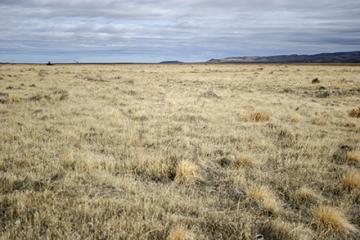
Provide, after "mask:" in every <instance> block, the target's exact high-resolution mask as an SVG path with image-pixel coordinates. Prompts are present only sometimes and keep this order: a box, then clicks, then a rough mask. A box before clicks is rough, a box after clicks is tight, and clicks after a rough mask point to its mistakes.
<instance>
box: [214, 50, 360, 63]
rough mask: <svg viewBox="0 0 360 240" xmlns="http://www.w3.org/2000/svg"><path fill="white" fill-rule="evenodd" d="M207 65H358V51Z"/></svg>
mask: <svg viewBox="0 0 360 240" xmlns="http://www.w3.org/2000/svg"><path fill="white" fill-rule="evenodd" d="M207 62H208V63H360V51H355V52H336V53H320V54H314V55H297V54H293V55H277V56H265V57H259V56H252V57H228V58H222V59H210V60H209V61H207Z"/></svg>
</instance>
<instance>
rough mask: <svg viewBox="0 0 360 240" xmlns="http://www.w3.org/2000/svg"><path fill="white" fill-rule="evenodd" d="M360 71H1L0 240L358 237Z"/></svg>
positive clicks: (200, 67)
mask: <svg viewBox="0 0 360 240" xmlns="http://www.w3.org/2000/svg"><path fill="white" fill-rule="evenodd" d="M259 67H261V68H263V69H264V71H261V72H260V71H259ZM256 72H257V73H258V74H255V73H256ZM359 72H360V66H349V65H336V66H325V65H311V66H310V65H295V64H294V65H284V64H281V65H271V64H267V65H261V66H260V65H256V64H255V65H254V64H250V65H247V64H244V65H232V64H224V65H222V64H221V65H216V64H206V65H205V64H182V65H180V64H179V65H170V64H169V65H156V64H151V65H147V64H141V65H133V64H132V65H123V64H107V65H86V64H73V65H71V64H70V65H60V64H59V65H54V66H52V67H47V66H43V65H33V66H31V68H30V66H29V65H4V64H0V77H2V78H3V80H2V81H0V123H1V127H0V239H74V238H76V239H79V238H81V239H109V240H111V239H178V240H180V239H196V240H201V239H254V238H256V234H259V235H262V236H263V237H264V239H266V240H269V239H272V240H276V239H281V240H285V239H286V240H291V239H299V240H300V239H301V240H308V239H311V238H308V236H310V237H313V239H317V240H326V239H329V238H331V237H332V236H331V234H333V236H334V238H332V239H341V238H343V239H350V240H354V239H358V238H359V237H358V235H357V234H358V233H351V234H349V235H345V236H344V237H343V236H340V235H338V234H335V233H333V232H331V231H328V228H327V227H325V229H324V228H320V227H314V226H317V225H316V224H311V223H315V221H314V218H313V215H312V211H313V208H315V207H316V206H319V205H321V204H323V203H325V202H331V204H332V205H333V206H342V207H343V208H344V209H349V216H348V217H349V218H348V220H349V221H350V222H351V223H353V224H355V223H357V222H359V217H358V216H359V208H358V196H359V195H358V193H359V192H360V191H359V190H358V182H359V180H358V177H357V176H358V173H359V172H358V171H359V169H358V164H357V162H359V152H356V151H357V150H359V149H358V148H359V141H358V139H359V133H358V132H356V128H357V127H359V126H360V125H359V124H360V122H359V121H358V120H359V119H360V118H350V117H349V115H348V114H349V112H350V110H351V109H352V108H354V107H355V106H356V107H359V101H358V97H357V95H358V89H360V82H359V81H355V80H354V81H347V82H343V83H342V84H341V86H337V85H336V84H337V82H338V80H337V79H341V78H346V79H354V78H356V76H357V74H358V73H359ZM270 73H272V74H270ZM267 74H269V75H267ZM313 75H316V77H318V78H319V79H324V80H326V89H323V90H321V91H318V90H317V88H315V87H314V85H311V83H310V82H309V76H313ZM39 76H43V77H39ZM314 77H315V76H314ZM310 80H311V79H310ZM84 83H86V84H84ZM319 89H320V88H319ZM207 90H209V91H207ZM4 91H6V92H4ZM318 93H319V94H320V93H323V94H324V96H323V97H327V100H326V101H325V99H319V98H314V95H316V94H318ZM326 93H327V95H326ZM329 93H330V94H329ZM18 99H19V101H18ZM344 106H351V107H350V108H348V109H347V110H345V111H344ZM356 111H359V110H358V109H355V110H354V112H356ZM354 116H355V117H356V115H355V114H354ZM317 117H318V118H319V119H318V121H313V122H312V120H313V119H315V118H317ZM321 117H324V121H323V122H322V119H321ZM325 117H326V119H325ZM292 118H298V119H300V121H298V123H294V122H296V121H293V120H292ZM313 123H316V124H313ZM320 125H321V126H320ZM332 154H333V158H331V155H332ZM359 166H360V165H359ZM351 168H352V171H355V172H352V173H351V174H350V173H349V174H347V175H346V173H347V172H343V171H344V169H345V170H347V169H348V170H349V171H350V170H351ZM356 171H357V172H356ZM339 173H343V174H344V175H341V176H344V184H343V178H341V179H340V180H339V181H334V178H336V177H337V176H338V174H339ZM345 175H346V176H345ZM299 184H301V185H299ZM296 186H298V188H297V187H296ZM302 186H308V188H306V187H302ZM300 187H302V188H300ZM310 187H311V188H310ZM299 188H300V189H299ZM320 189H321V191H322V192H321V193H320ZM341 189H343V191H341ZM317 190H319V192H317ZM322 194H323V196H324V197H322ZM325 196H326V199H325ZM321 214H322V215H321ZM320 215H321V216H323V215H324V213H320ZM327 218H329V217H325V219H327ZM329 221H330V222H331V221H332V220H331V219H330V220H328V219H327V220H325V221H323V222H325V223H326V224H328V222H329ZM317 223H319V226H320V223H321V222H320V220H317ZM326 224H325V226H327V225H326ZM331 224H332V225H335V226H337V225H336V224H333V223H332V222H331ZM332 225H330V226H332ZM338 225H339V224H338ZM345 225H346V224H345ZM303 226H304V227H303ZM305 226H306V227H305ZM321 226H322V225H321ZM310 227H314V228H312V230H313V232H312V231H311V230H309V229H307V228H310ZM349 228H350V229H351V227H347V229H349ZM341 231H344V230H341ZM345 231H346V230H345ZM300 232H301V234H300ZM302 233H304V234H302Z"/></svg>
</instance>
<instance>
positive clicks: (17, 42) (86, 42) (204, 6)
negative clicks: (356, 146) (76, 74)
mask: <svg viewBox="0 0 360 240" xmlns="http://www.w3.org/2000/svg"><path fill="white" fill-rule="evenodd" d="M0 13H1V14H0V61H21V62H33V61H35V62H44V61H47V60H53V61H72V60H75V59H76V60H81V61H103V62H106V61H160V60H169V59H179V60H185V61H197V60H206V59H208V58H213V57H225V56H236V55H269V54H287V53H316V52H333V51H347V50H358V49H360V31H359V30H360V28H359V27H358V26H360V2H359V1H358V0H343V1H341V2H340V1H335V0H318V1H314V0H302V1H291V0H252V1H250V0H222V1H218V0H216V1H215V0H182V1H181V0H167V1H161V0H133V1H119V0H118V1H116V0H102V1H96V0H72V1H60V0H26V1H25V0H17V1H14V0H0Z"/></svg>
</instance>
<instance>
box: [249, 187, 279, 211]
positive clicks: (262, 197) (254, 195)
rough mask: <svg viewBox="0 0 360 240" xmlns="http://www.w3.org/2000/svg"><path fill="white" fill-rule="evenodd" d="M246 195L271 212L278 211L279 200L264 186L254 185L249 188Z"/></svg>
mask: <svg viewBox="0 0 360 240" xmlns="http://www.w3.org/2000/svg"><path fill="white" fill-rule="evenodd" d="M248 196H249V197H250V198H251V199H253V200H255V201H256V202H257V203H259V204H260V205H261V206H262V207H263V208H264V209H265V210H267V211H269V212H271V213H278V212H279V211H280V209H281V205H280V202H279V200H278V199H277V197H276V195H275V194H274V193H273V192H272V191H271V190H270V189H269V188H268V187H266V186H255V187H252V188H250V189H249V191H248Z"/></svg>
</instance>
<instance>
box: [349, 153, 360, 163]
mask: <svg viewBox="0 0 360 240" xmlns="http://www.w3.org/2000/svg"><path fill="white" fill-rule="evenodd" d="M347 159H348V160H349V161H350V162H354V163H360V152H358V151H351V152H348V153H347Z"/></svg>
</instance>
